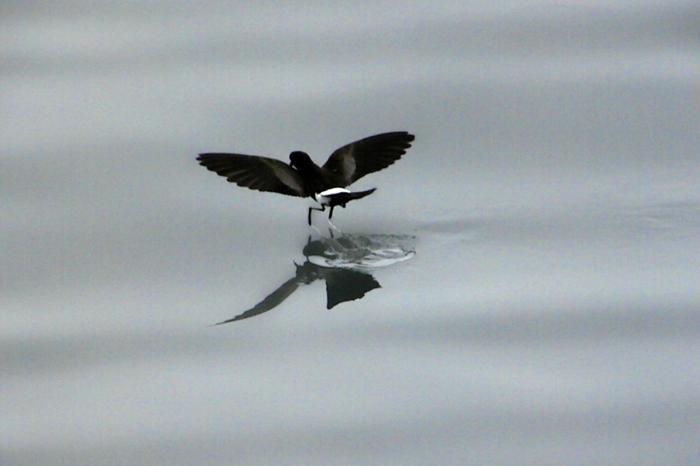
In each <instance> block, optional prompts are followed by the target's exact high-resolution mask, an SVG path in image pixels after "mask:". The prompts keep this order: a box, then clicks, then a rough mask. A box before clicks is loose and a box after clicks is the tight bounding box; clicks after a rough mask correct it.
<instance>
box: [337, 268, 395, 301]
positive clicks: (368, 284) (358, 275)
mask: <svg viewBox="0 0 700 466" xmlns="http://www.w3.org/2000/svg"><path fill="white" fill-rule="evenodd" d="M324 278H325V279H326V309H333V307H335V306H337V305H338V304H340V303H344V302H346V301H353V300H355V299H360V298H363V297H364V296H365V294H367V293H369V292H370V291H372V290H374V289H375V288H381V285H380V284H379V282H378V281H377V280H375V279H374V277H373V276H372V275H369V274H366V273H363V272H358V271H356V270H345V269H330V270H327V271H326V273H325V274H324Z"/></svg>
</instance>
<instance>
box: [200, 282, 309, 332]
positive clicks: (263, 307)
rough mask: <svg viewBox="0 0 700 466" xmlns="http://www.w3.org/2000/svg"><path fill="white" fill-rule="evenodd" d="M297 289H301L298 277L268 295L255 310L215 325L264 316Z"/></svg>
mask: <svg viewBox="0 0 700 466" xmlns="http://www.w3.org/2000/svg"><path fill="white" fill-rule="evenodd" d="M297 288H299V280H298V279H297V277H294V278H291V279H289V280H287V281H286V282H284V283H283V284H282V286H280V287H279V288H277V289H276V290H275V291H273V292H272V293H271V294H270V295H268V296H267V298H265V299H263V300H262V301H261V302H259V303H258V304H257V305H256V306H255V307H254V308H253V309H249V310H247V311H245V312H244V313H243V314H239V315H237V316H236V317H234V318H232V319H228V320H224V321H223V322H218V323H216V324H214V325H221V324H227V323H229V322H235V321H236V320H243V319H247V318H248V317H253V316H257V315H260V314H262V313H263V312H267V311H269V310H271V309H274V308H276V307H277V306H279V305H280V304H282V302H283V301H284V300H285V299H287V298H289V295H291V294H292V293H294V292H295V291H296V289H297Z"/></svg>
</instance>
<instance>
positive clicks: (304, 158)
mask: <svg viewBox="0 0 700 466" xmlns="http://www.w3.org/2000/svg"><path fill="white" fill-rule="evenodd" d="M289 162H290V163H289V164H290V165H291V166H292V167H294V168H296V169H299V168H301V167H306V166H308V165H309V164H312V163H313V162H312V161H311V157H309V154H307V153H306V152H301V151H298V150H295V151H294V152H292V153H291V154H289Z"/></svg>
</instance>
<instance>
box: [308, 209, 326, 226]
mask: <svg viewBox="0 0 700 466" xmlns="http://www.w3.org/2000/svg"><path fill="white" fill-rule="evenodd" d="M312 210H318V211H319V212H323V211H325V210H326V206H324V205H322V206H321V208H320V209H319V208H318V207H309V225H311V211H312Z"/></svg>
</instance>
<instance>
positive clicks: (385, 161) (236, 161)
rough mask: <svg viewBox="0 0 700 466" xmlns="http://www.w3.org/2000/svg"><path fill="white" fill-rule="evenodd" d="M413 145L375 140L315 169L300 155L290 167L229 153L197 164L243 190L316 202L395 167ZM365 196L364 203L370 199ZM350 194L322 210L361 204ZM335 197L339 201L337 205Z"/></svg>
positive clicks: (386, 137)
mask: <svg viewBox="0 0 700 466" xmlns="http://www.w3.org/2000/svg"><path fill="white" fill-rule="evenodd" d="M414 139H415V137H414V136H413V135H412V134H409V133H407V132H405V131H397V132H391V133H382V134H377V135H375V136H370V137H368V138H364V139H360V140H359V141H355V142H352V143H350V144H347V145H345V146H343V147H341V148H339V149H336V150H335V151H334V152H333V153H332V154H331V156H330V157H329V158H328V160H327V161H326V163H325V164H323V166H318V165H316V164H315V163H314V162H313V161H312V160H311V157H309V155H308V154H306V153H305V152H301V151H294V152H292V153H291V154H290V155H289V160H290V163H289V164H286V163H284V162H282V161H280V160H276V159H272V158H268V157H260V156H255V155H245V154H229V153H205V154H200V155H199V157H197V160H198V161H199V164H200V165H202V166H204V167H206V168H207V169H208V170H211V171H213V172H215V173H217V174H219V175H221V176H223V177H226V179H227V180H228V181H230V182H231V183H236V184H237V185H238V186H242V187H246V188H249V189H254V190H258V191H266V192H275V193H279V194H285V195H288V196H298V197H311V198H313V199H314V200H318V199H317V196H318V195H319V194H321V193H323V192H324V191H327V190H329V189H333V188H346V187H347V186H350V185H351V184H352V183H354V182H355V181H357V180H359V179H360V178H362V177H363V176H365V175H368V174H370V173H374V172H376V171H379V170H382V169H384V168H386V167H388V166H389V165H391V164H393V163H394V162H396V161H397V160H399V159H400V158H401V156H402V155H403V154H405V153H406V150H407V149H408V148H409V147H411V142H412V141H413V140H414ZM365 193H366V194H364V195H363V196H360V197H364V196H366V195H367V194H370V193H369V192H365ZM348 194H350V196H348ZM351 194H353V193H347V192H346V193H336V194H333V195H332V196H330V199H331V200H330V201H329V202H327V203H326V204H321V209H319V210H324V209H325V207H326V206H330V207H331V215H332V209H333V207H335V206H337V205H341V206H343V207H345V203H346V202H347V201H349V200H351V199H359V198H360V197H354V198H353V197H352V195H351ZM333 196H340V197H338V198H337V199H336V200H335V201H333ZM326 198H328V196H326ZM342 201H344V202H342ZM309 218H310V212H309ZM309 223H310V222H309Z"/></svg>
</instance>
